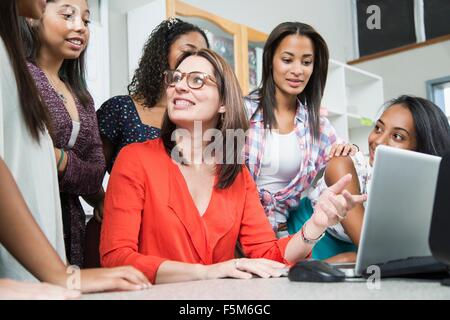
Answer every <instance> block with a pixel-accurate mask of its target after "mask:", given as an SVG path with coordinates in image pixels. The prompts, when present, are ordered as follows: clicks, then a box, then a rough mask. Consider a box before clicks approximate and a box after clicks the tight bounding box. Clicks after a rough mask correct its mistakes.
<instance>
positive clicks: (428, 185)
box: [356, 146, 441, 275]
mask: <svg viewBox="0 0 450 320" xmlns="http://www.w3.org/2000/svg"><path fill="white" fill-rule="evenodd" d="M440 161H441V158H440V157H436V156H430V155H427V154H423V153H418V152H412V151H407V150H402V149H398V148H392V147H387V146H378V147H377V150H376V153H375V162H374V171H373V178H372V183H371V188H370V190H369V195H368V201H367V206H366V210H365V215H364V222H363V226H362V232H361V240H360V243H359V249H358V255H357V260H356V274H357V275H361V274H362V273H363V272H364V271H365V270H366V269H367V268H368V267H369V266H371V265H373V264H379V263H384V262H387V261H392V260H399V259H404V258H408V257H420V256H429V255H431V252H430V249H429V246H428V234H429V229H430V223H431V215H432V210H433V201H434V194H435V190H436V181H437V175H438V171H439V163H440Z"/></svg>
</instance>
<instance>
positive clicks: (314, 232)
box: [284, 219, 326, 263]
mask: <svg viewBox="0 0 450 320" xmlns="http://www.w3.org/2000/svg"><path fill="white" fill-rule="evenodd" d="M304 227H305V229H304V231H305V237H306V238H307V239H317V238H319V237H320V236H321V235H322V234H323V233H324V232H325V230H326V229H324V228H323V227H320V226H317V225H316V224H315V223H314V222H313V221H312V220H311V219H309V220H308V221H306V222H305V226H304ZM312 248H313V245H310V244H307V243H305V242H304V241H303V239H302V235H301V230H300V231H298V232H297V233H296V234H295V235H294V236H293V237H292V238H291V240H290V241H289V242H288V244H287V246H286V251H285V253H284V258H285V259H286V260H287V261H289V262H291V263H295V262H297V261H300V260H303V259H305V258H306V257H307V256H308V255H309V254H310V253H311V250H312Z"/></svg>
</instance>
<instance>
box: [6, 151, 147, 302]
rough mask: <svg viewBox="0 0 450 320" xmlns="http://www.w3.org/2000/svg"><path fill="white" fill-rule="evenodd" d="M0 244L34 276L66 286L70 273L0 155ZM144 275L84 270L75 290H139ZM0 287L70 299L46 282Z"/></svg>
mask: <svg viewBox="0 0 450 320" xmlns="http://www.w3.org/2000/svg"><path fill="white" fill-rule="evenodd" d="M0 243H1V244H3V245H4V246H5V248H6V249H7V250H8V251H9V252H10V253H11V254H12V255H13V256H14V257H15V258H16V259H17V260H18V261H19V262H20V263H21V264H22V265H23V266H24V267H25V268H26V269H27V270H29V271H30V272H31V273H32V274H33V275H34V276H35V277H36V278H37V279H39V280H40V281H43V282H48V283H51V284H55V285H58V286H60V287H67V285H68V280H70V277H71V275H70V274H68V273H67V269H66V266H65V265H64V263H63V262H62V260H61V259H60V257H59V256H58V254H57V253H56V251H55V250H54V249H53V247H52V245H51V244H50V242H49V241H48V239H47V238H46V236H45V235H44V233H43V232H42V231H41V229H40V227H39V225H38V224H37V223H36V221H35V220H34V219H33V216H32V215H31V213H30V211H29V209H28V207H27V205H26V203H25V200H24V199H23V197H22V195H21V193H20V190H19V189H18V187H17V185H16V183H15V181H14V178H13V177H12V175H11V173H10V172H9V170H8V168H7V167H6V165H5V163H4V162H3V160H2V159H1V158H0ZM147 285H149V284H148V281H147V279H146V278H145V276H144V275H143V274H142V273H141V272H139V271H137V270H135V269H134V268H131V267H122V268H114V269H85V270H81V271H80V273H79V284H78V285H77V287H76V288H75V289H78V290H81V291H82V292H95V291H107V290H108V291H109V290H139V289H142V288H145V287H147ZM0 286H3V287H2V288H3V289H5V290H8V292H9V293H10V294H11V295H10V298H12V295H14V296H15V297H17V298H19V299H20V298H26V297H34V298H39V297H41V298H45V297H49V298H53V299H59V298H62V299H63V298H73V297H76V296H77V294H74V292H73V291H71V290H61V289H62V288H60V289H59V290H58V289H55V288H53V286H50V285H40V284H38V285H35V284H33V285H21V284H20V283H18V282H14V281H7V280H2V281H0Z"/></svg>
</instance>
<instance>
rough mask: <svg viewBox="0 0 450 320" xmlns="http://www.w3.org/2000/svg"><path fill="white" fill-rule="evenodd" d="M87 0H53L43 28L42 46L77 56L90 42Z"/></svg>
mask: <svg viewBox="0 0 450 320" xmlns="http://www.w3.org/2000/svg"><path fill="white" fill-rule="evenodd" d="M89 16H90V12H89V9H88V6H87V2H86V0H57V1H54V2H49V3H48V4H47V7H46V9H45V13H44V16H43V17H42V23H41V28H40V39H41V43H42V47H41V49H43V50H46V52H49V53H50V54H52V55H53V56H56V57H58V58H62V59H77V58H78V57H79V56H80V55H81V53H82V52H83V51H84V50H85V49H86V47H87V44H88V42H89V26H88V25H89V23H90V21H89Z"/></svg>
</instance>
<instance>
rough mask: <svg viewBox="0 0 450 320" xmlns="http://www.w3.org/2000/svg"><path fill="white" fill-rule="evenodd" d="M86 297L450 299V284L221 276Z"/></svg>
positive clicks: (85, 297)
mask: <svg viewBox="0 0 450 320" xmlns="http://www.w3.org/2000/svg"><path fill="white" fill-rule="evenodd" d="M83 299H88V300H90V299H117V300H121V299H133V300H142V299H145V300H308V299H356V300H359V299H368V300H372V299H384V300H398V299H446V300H447V299H450V287H444V286H441V285H440V283H439V282H438V281H426V280H405V279H386V280H382V281H381V283H380V289H368V286H367V283H366V282H345V283H304V282H291V281H289V279H287V278H277V279H260V278H254V279H250V280H236V279H219V280H209V281H192V282H184V283H172V284H159V285H154V286H153V287H152V288H150V289H148V290H144V291H138V292H125V293H124V292H118V293H102V294H90V295H84V296H83Z"/></svg>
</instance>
